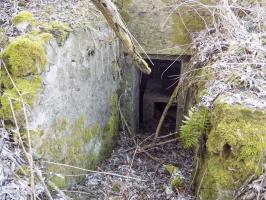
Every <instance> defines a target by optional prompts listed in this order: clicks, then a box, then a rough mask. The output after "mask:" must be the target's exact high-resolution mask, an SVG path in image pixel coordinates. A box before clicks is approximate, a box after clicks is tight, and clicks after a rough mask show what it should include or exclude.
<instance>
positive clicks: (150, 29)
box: [117, 0, 210, 55]
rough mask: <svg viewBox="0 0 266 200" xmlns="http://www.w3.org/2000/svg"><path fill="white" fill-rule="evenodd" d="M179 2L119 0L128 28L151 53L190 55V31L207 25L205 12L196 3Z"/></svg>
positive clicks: (167, 0) (165, 0)
mask: <svg viewBox="0 0 266 200" xmlns="http://www.w3.org/2000/svg"><path fill="white" fill-rule="evenodd" d="M204 2H205V3H206V2H207V3H209V2H210V1H204ZM177 3H180V1H179V0H134V1H132V0H118V1H117V5H118V7H119V8H120V12H121V14H122V17H123V18H124V20H125V21H126V23H127V25H128V28H129V30H130V31H131V33H132V35H133V36H134V37H135V38H136V39H137V40H138V42H139V43H140V45H141V46H142V47H143V48H144V49H145V51H146V52H147V53H148V54H156V55H157V54H163V55H165V54H166V55H190V54H191V51H190V42H191V36H190V33H193V32H195V31H198V30H201V29H202V28H204V21H203V20H202V19H204V15H206V13H205V11H204V10H203V9H202V8H199V7H197V6H195V5H193V6H191V5H184V4H182V3H180V5H179V6H177ZM195 10H196V11H195ZM199 14H200V15H202V16H203V17H200V16H199Z"/></svg>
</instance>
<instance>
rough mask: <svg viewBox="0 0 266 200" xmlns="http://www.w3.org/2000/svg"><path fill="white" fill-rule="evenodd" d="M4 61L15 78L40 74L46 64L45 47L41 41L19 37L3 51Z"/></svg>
mask: <svg viewBox="0 0 266 200" xmlns="http://www.w3.org/2000/svg"><path fill="white" fill-rule="evenodd" d="M2 57H3V59H4V60H5V61H6V62H7V64H8V69H9V70H10V73H11V75H13V76H20V77H23V76H27V75H30V74H38V73H40V72H41V71H42V70H43V69H44V66H45V64H46V55H45V51H44V47H43V45H42V43H41V42H40V41H33V40H31V39H29V38H26V37H18V38H16V39H15V40H14V41H12V42H11V43H10V44H9V45H8V46H7V47H6V48H5V49H4V51H3V54H2Z"/></svg>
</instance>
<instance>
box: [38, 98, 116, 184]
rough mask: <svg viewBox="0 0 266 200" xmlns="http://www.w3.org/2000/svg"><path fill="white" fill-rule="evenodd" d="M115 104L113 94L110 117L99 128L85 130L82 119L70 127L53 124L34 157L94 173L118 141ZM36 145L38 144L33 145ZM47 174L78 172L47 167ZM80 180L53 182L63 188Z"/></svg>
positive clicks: (62, 121) (61, 121)
mask: <svg viewBox="0 0 266 200" xmlns="http://www.w3.org/2000/svg"><path fill="white" fill-rule="evenodd" d="M117 101H118V97H117V95H116V94H115V93H114V94H113V95H112V99H111V104H112V106H111V114H110V116H109V118H108V120H107V122H106V125H105V127H100V125H99V124H98V123H95V124H93V125H91V126H90V127H87V126H86V122H85V115H82V116H80V117H79V118H77V119H76V120H75V121H74V122H73V123H72V124H69V122H67V119H66V118H62V119H58V120H55V121H54V122H53V123H52V124H51V127H50V130H49V132H48V133H46V134H44V135H43V137H42V138H41V139H39V140H41V145H40V146H38V147H37V146H36V149H37V153H38V154H39V155H41V157H43V158H45V159H47V160H51V161H56V162H59V163H64V164H67V165H71V166H77V167H81V168H85V169H95V167H96V165H97V164H99V162H100V161H102V160H103V159H104V158H106V157H107V156H108V155H109V154H110V152H111V150H112V147H113V145H114V144H115V141H116V139H117V135H118V123H119V122H118V110H117ZM35 141H36V140H35ZM37 143H38V141H36V143H35V144H37ZM47 171H50V172H53V173H59V174H62V175H63V176H64V175H66V174H68V175H75V174H79V173H80V171H79V170H77V169H73V168H66V167H63V166H62V167H61V166H57V165H48V166H47ZM81 178H82V177H65V178H62V177H59V176H54V177H53V179H52V181H53V182H54V183H55V184H56V185H57V186H59V187H65V186H70V185H72V184H73V183H75V182H77V181H80V180H81Z"/></svg>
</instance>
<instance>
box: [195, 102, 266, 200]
mask: <svg viewBox="0 0 266 200" xmlns="http://www.w3.org/2000/svg"><path fill="white" fill-rule="evenodd" d="M265 124H266V114H265V113H263V112H261V111H252V110H250V109H247V108H243V107H241V106H237V105H235V106H231V105H227V104H221V103H219V104H216V105H215V107H214V110H213V111H212V113H211V126H212V128H211V130H210V132H209V133H208V134H207V138H208V140H207V152H206V157H205V158H204V159H203V164H202V166H201V170H200V172H199V176H198V180H197V181H196V182H197V187H198V189H197V190H198V191H199V192H198V194H199V195H200V196H201V198H202V199H206V200H208V199H210V200H211V199H217V198H218V199H232V195H233V190H235V189H237V188H238V187H240V186H241V185H242V184H243V183H244V181H245V180H246V179H247V178H248V177H249V176H251V175H252V174H255V175H259V174H261V173H262V170H263V166H262V164H263V163H264V161H265V149H266V134H265V133H266V126H265ZM200 182H202V183H201V184H200Z"/></svg>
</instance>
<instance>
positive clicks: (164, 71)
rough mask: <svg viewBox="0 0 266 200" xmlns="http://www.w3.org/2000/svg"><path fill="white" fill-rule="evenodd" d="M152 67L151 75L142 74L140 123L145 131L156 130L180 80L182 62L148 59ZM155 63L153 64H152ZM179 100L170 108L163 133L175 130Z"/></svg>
mask: <svg viewBox="0 0 266 200" xmlns="http://www.w3.org/2000/svg"><path fill="white" fill-rule="evenodd" d="M146 61H147V63H148V64H149V66H150V67H151V69H152V73H151V74H150V75H145V74H142V75H141V79H140V95H139V97H140V99H139V109H140V110H139V124H140V129H141V130H143V131H145V132H154V131H155V130H156V126H157V124H158V122H159V120H160V117H161V115H162V113H163V110H164V108H165V106H166V104H167V103H168V100H169V98H170V96H171V94H172V92H173V91H174V89H175V87H176V85H177V84H178V81H179V75H180V70H181V62H179V61H174V60H162V59H152V60H151V61H152V62H150V61H149V60H146ZM152 63H153V64H152ZM176 112H177V102H174V103H173V105H172V107H171V108H170V109H169V111H168V113H167V115H166V118H165V120H164V123H163V126H162V133H163V132H165V133H169V132H174V131H175V127H176Z"/></svg>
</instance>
